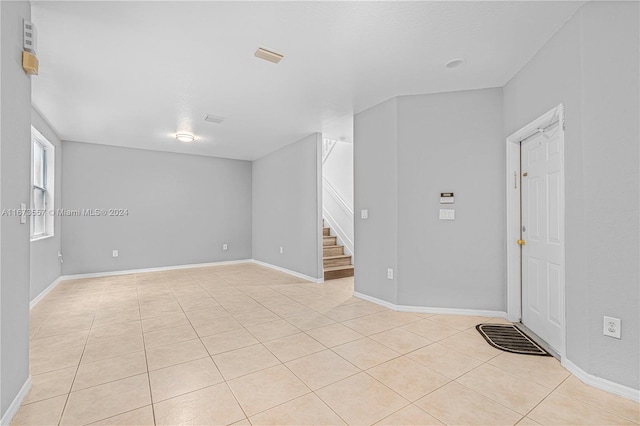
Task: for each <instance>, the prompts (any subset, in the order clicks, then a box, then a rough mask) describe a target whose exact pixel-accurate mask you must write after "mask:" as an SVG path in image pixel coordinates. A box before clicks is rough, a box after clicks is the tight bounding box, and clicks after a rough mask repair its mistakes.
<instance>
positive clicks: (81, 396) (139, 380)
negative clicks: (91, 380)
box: [60, 374, 151, 425]
mask: <svg viewBox="0 0 640 426" xmlns="http://www.w3.org/2000/svg"><path fill="white" fill-rule="evenodd" d="M149 404H151V395H150V394H149V379H148V377H147V375H146V374H141V375H139V376H133V377H128V378H126V379H122V380H118V381H115V382H109V383H105V384H103V385H99V386H94V387H92V388H88V389H83V390H81V391H78V392H71V394H69V400H68V402H67V406H66V408H65V410H64V413H63V415H62V420H61V422H60V424H61V425H78V424H87V423H92V422H96V421H98V420H102V419H106V418H109V417H113V416H115V415H118V414H122V413H125V412H127V411H131V410H135V409H137V408H142V407H144V406H146V405H149Z"/></svg>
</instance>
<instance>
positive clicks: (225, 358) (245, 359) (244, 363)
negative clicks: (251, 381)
mask: <svg viewBox="0 0 640 426" xmlns="http://www.w3.org/2000/svg"><path fill="white" fill-rule="evenodd" d="M213 360H214V362H215V363H216V365H217V366H218V368H219V369H220V372H221V373H222V375H223V376H224V378H225V379H226V380H231V379H234V378H236V377H240V376H244V375H245V374H249V373H253V372H255V371H259V370H263V369H265V368H268V367H273V366H275V365H278V364H280V361H279V360H278V358H276V357H275V356H274V355H273V354H272V353H271V352H270V351H269V350H268V349H267V348H265V347H264V346H263V345H253V346H248V347H246V348H242V349H236V350H235V351H231V352H225V353H222V354H218V355H214V356H213Z"/></svg>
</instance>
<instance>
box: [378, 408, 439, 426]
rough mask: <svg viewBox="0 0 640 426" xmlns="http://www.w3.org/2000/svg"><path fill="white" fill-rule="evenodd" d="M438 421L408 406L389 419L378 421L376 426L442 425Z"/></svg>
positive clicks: (418, 409) (424, 412)
mask: <svg viewBox="0 0 640 426" xmlns="http://www.w3.org/2000/svg"><path fill="white" fill-rule="evenodd" d="M443 424H444V423H442V422H440V421H439V420H438V419H436V418H435V417H433V416H432V415H430V414H428V413H427V412H426V411H423V410H421V409H420V408H418V407H416V406H415V405H413V404H412V405H408V406H406V407H404V408H403V409H401V410H399V411H396V412H395V413H393V414H392V415H390V416H389V417H386V418H384V419H382V420H380V421H379V422H378V423H376V425H378V426H432V425H434V426H437V425H443Z"/></svg>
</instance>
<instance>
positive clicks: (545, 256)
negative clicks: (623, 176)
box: [520, 125, 564, 353]
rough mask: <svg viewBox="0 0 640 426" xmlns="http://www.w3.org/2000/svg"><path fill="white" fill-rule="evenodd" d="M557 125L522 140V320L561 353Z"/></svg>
mask: <svg viewBox="0 0 640 426" xmlns="http://www.w3.org/2000/svg"><path fill="white" fill-rule="evenodd" d="M562 150H563V143H562V128H561V126H559V125H556V126H554V127H552V128H550V129H548V130H546V131H545V132H544V133H543V132H540V133H538V134H537V135H535V136H532V137H530V138H529V139H527V140H526V141H523V142H522V144H521V148H520V155H521V168H522V169H521V172H522V178H521V179H522V181H521V182H522V184H521V186H520V188H521V191H522V198H521V203H522V206H521V212H522V222H521V226H522V234H521V239H522V240H524V242H525V243H524V245H522V246H521V247H522V323H523V324H524V325H525V326H527V327H528V328H529V329H530V330H531V331H533V332H534V333H535V334H537V335H538V336H539V337H541V338H542V339H544V341H545V342H547V343H548V344H549V345H550V346H551V348H552V349H554V350H555V351H556V352H558V353H562V352H561V351H562V336H563V333H562V331H563V327H564V324H563V322H564V267H563V266H564V265H563V262H564V229H563V227H564V220H563V217H564V216H563V215H564V212H563V201H564V200H563V199H562V197H564V191H563V187H564V186H563V185H564V184H563V152H562Z"/></svg>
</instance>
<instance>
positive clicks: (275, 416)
mask: <svg viewBox="0 0 640 426" xmlns="http://www.w3.org/2000/svg"><path fill="white" fill-rule="evenodd" d="M250 420H251V424H252V425H254V426H258V425H265V426H266V425H283V426H303V425H344V424H345V423H344V422H343V421H342V419H340V417H338V415H337V414H336V413H334V412H333V410H331V408H329V407H328V406H327V405H326V404H325V403H324V402H322V400H321V399H320V398H318V397H317V396H316V395H314V394H312V393H310V394H307V395H304V396H301V397H299V398H296V399H294V400H292V401H289V402H287V403H284V404H282V405H279V406H277V407H274V408H271V409H269V410H267V411H263V412H262V413H260V414H257V415H255V416H253V417H251V419H250Z"/></svg>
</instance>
